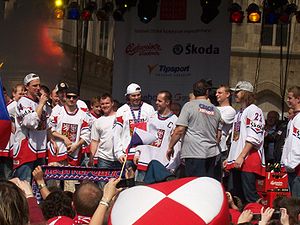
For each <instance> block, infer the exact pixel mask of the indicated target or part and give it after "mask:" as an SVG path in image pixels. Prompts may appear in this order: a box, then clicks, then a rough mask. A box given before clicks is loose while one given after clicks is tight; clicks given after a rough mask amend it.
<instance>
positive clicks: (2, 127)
mask: <svg viewBox="0 0 300 225" xmlns="http://www.w3.org/2000/svg"><path fill="white" fill-rule="evenodd" d="M10 133H11V121H10V117H9V115H8V112H7V108H6V103H5V100H4V95H3V86H2V81H1V79H0V149H5V147H6V145H7V143H8V141H9V137H10Z"/></svg>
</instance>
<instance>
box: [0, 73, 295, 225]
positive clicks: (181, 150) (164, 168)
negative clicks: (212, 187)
mask: <svg viewBox="0 0 300 225" xmlns="http://www.w3.org/2000/svg"><path fill="white" fill-rule="evenodd" d="M41 82H42V81H41V79H40V77H39V76H38V75H37V74H34V73H30V74H28V75H26V76H25V78H24V82H23V84H18V85H16V86H15V87H14V88H13V89H12V97H10V96H9V95H8V94H7V92H6V90H5V89H4V97H5V101H6V103H7V109H8V113H9V116H10V118H11V122H12V130H11V135H10V140H9V142H8V144H7V146H6V148H5V149H1V150H0V177H1V178H2V180H1V185H0V198H2V199H1V205H2V206H1V207H0V224H104V223H106V222H107V217H108V215H107V214H108V211H109V210H108V209H109V208H110V207H111V206H112V205H113V204H112V202H113V201H115V199H117V194H118V193H119V192H120V191H121V190H122V189H121V188H117V185H118V183H119V182H120V180H121V176H120V177H119V178H116V179H111V180H110V181H109V182H108V183H105V182H97V183H94V182H91V181H83V182H80V184H79V182H78V181H76V180H75V181H71V180H65V181H64V182H60V181H52V180H49V181H45V180H44V177H43V170H42V168H41V166H42V165H49V166H56V167H60V166H82V167H96V168H99V169H103V170H120V171H121V169H122V168H123V167H125V170H124V171H125V175H124V176H122V177H123V178H122V179H124V180H125V178H126V181H127V182H125V183H126V184H127V186H133V185H148V184H153V183H157V182H163V181H168V180H173V179H178V178H183V177H210V178H213V179H216V180H218V181H219V182H221V183H222V184H223V186H224V188H225V190H226V191H227V192H226V193H227V194H226V196H227V201H228V209H229V211H230V215H231V216H230V218H231V223H232V224H247V223H250V224H251V223H253V221H254V220H256V221H257V222H259V224H261V225H262V224H284V225H288V224H289V225H294V224H300V222H299V220H300V200H299V197H300V150H299V147H298V146H299V144H300V131H299V129H300V117H299V115H298V112H299V110H300V87H298V86H294V87H291V88H290V89H289V90H288V97H287V103H288V105H289V107H290V110H289V116H288V118H287V119H286V120H285V121H280V120H279V113H278V112H276V111H270V112H268V113H267V117H266V120H265V118H264V113H263V112H262V110H261V109H260V108H259V107H258V106H257V105H255V93H254V88H253V86H252V84H251V83H250V82H248V81H240V82H238V83H237V84H236V86H235V87H234V88H230V87H229V86H227V85H220V86H219V87H218V89H217V90H216V92H215V96H214V97H215V99H214V100H213V99H210V97H211V96H212V89H211V85H209V84H208V83H207V82H206V81H205V80H199V81H197V82H195V83H194V84H193V86H192V93H190V101H189V102H187V103H185V104H184V105H183V107H182V108H181V107H180V105H179V104H178V103H174V102H172V94H171V93H170V92H169V91H167V90H162V91H159V92H158V93H157V97H156V102H155V108H156V110H155V109H154V107H153V106H152V105H151V104H148V103H146V102H143V101H142V89H141V87H140V86H139V85H138V84H136V83H131V84H129V85H128V86H127V89H126V92H125V98H126V99H125V101H126V103H125V104H123V105H121V104H120V103H119V102H118V101H115V100H114V99H113V97H112V96H111V95H110V94H108V93H104V94H102V95H101V96H95V97H94V98H92V99H91V100H90V101H86V102H85V101H82V100H80V99H79V98H80V96H79V92H78V90H77V88H75V87H71V86H69V85H68V84H67V83H66V82H60V83H58V84H57V85H56V86H55V87H54V88H53V90H50V89H49V88H48V87H47V86H44V85H41ZM233 98H234V100H235V102H236V103H237V104H239V108H238V109H234V108H233V107H232V106H231V101H232V100H233ZM215 101H216V103H215ZM135 129H141V130H144V131H147V132H148V133H149V134H152V135H153V134H154V135H155V137H156V140H155V141H154V142H152V143H151V144H148V145H138V146H130V143H131V137H132V134H133V132H134V131H135ZM7 132H10V131H7ZM129 146H130V147H129ZM274 163H277V164H279V165H280V166H282V168H283V169H282V170H283V171H284V173H287V175H288V182H289V190H290V192H291V195H292V197H291V198H282V199H280V200H277V201H278V202H277V205H276V204H275V203H273V207H274V209H273V208H266V207H265V208H266V209H265V210H264V209H263V207H262V205H261V203H262V196H261V195H260V193H259V192H258V190H257V183H256V181H257V179H258V178H260V179H262V178H263V177H265V175H266V166H267V167H268V166H269V165H271V164H274ZM121 175H122V174H121ZM32 180H35V182H36V184H37V187H38V189H39V191H40V193H41V195H42V198H43V200H42V202H41V203H40V205H38V204H37V201H36V200H35V196H34V195H33V190H32V188H31V182H32ZM132 181H134V182H132ZM251 204H252V205H255V206H256V209H258V208H259V210H256V211H255V210H252V211H251V209H247V206H248V208H249V205H250V206H251ZM244 207H245V208H244ZM250 208H251V207H250ZM254 211H255V212H254ZM274 211H275V213H274ZM279 211H280V212H281V213H280V217H279V218H277V219H274V216H272V215H276V212H279ZM254 214H260V215H261V218H254V217H255V216H254ZM105 221H106V222H105ZM272 221H273V222H272ZM225 224H227V223H225ZM228 224H229V220H228Z"/></svg>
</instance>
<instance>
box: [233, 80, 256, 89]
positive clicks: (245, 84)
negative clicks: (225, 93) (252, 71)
mask: <svg viewBox="0 0 300 225" xmlns="http://www.w3.org/2000/svg"><path fill="white" fill-rule="evenodd" d="M230 90H232V91H249V92H253V86H252V84H251V83H250V82H249V81H239V82H238V83H237V84H236V85H235V87H234V88H230Z"/></svg>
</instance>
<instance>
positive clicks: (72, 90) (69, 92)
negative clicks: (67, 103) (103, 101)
mask: <svg viewBox="0 0 300 225" xmlns="http://www.w3.org/2000/svg"><path fill="white" fill-rule="evenodd" d="M66 94H67V95H72V94H73V95H78V89H77V88H76V87H69V88H68V89H66Z"/></svg>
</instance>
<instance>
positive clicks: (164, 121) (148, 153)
mask: <svg viewBox="0 0 300 225" xmlns="http://www.w3.org/2000/svg"><path fill="white" fill-rule="evenodd" d="M177 119H178V117H177V116H176V115H175V114H170V115H169V116H168V117H162V116H160V115H159V114H158V113H157V112H155V113H154V114H153V115H152V116H151V117H150V118H149V121H148V123H147V130H148V132H149V133H153V134H156V135H157V140H156V141H154V142H153V143H152V144H151V145H141V146H138V147H136V149H137V150H139V151H140V152H141V153H140V158H139V163H138V169H139V170H144V171H146V170H147V167H148V164H149V163H150V161H151V160H157V161H159V162H160V163H161V164H162V165H164V166H165V167H166V168H168V169H171V170H175V169H176V168H177V167H178V166H179V164H180V156H179V150H180V148H181V142H177V144H176V145H175V146H174V156H173V157H172V158H171V160H170V161H169V160H168V159H167V157H166V153H167V150H168V146H169V142H170V139H171V134H172V133H173V130H174V129H175V127H176V124H175V123H176V121H177Z"/></svg>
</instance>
